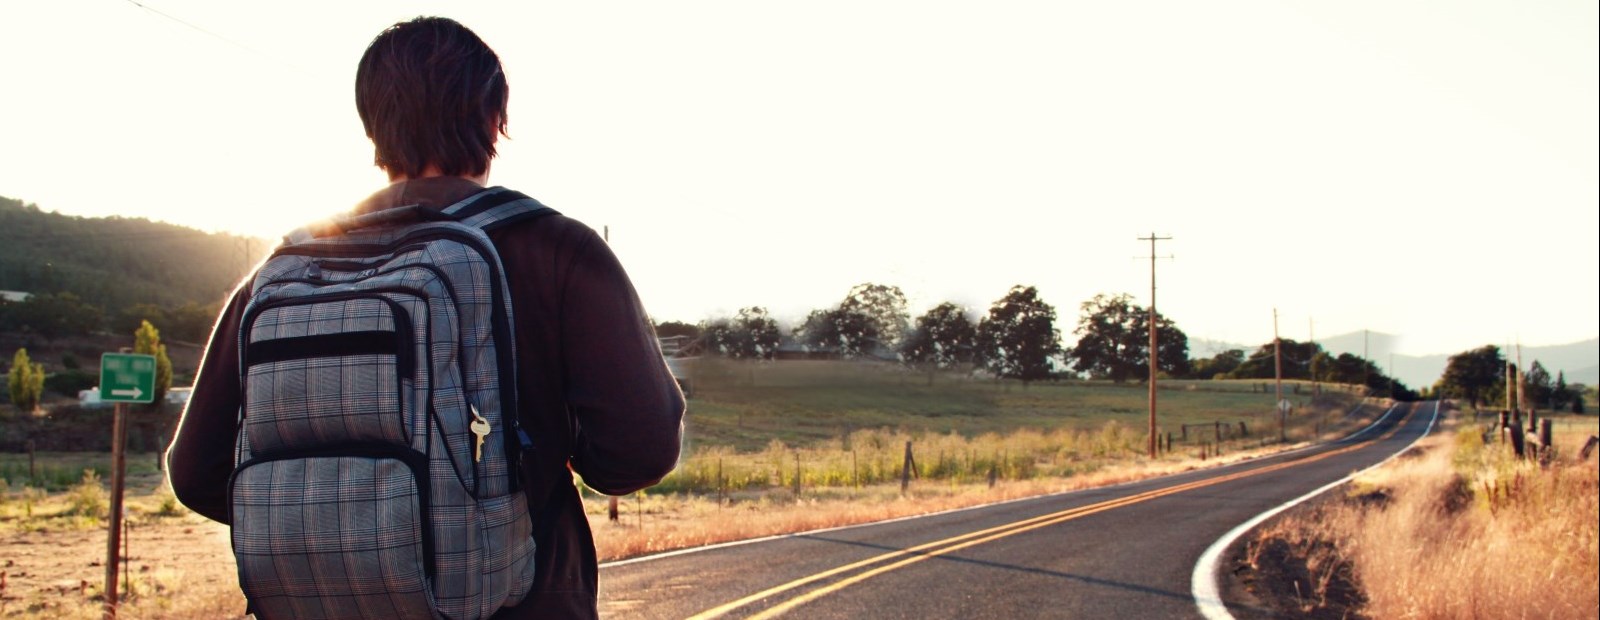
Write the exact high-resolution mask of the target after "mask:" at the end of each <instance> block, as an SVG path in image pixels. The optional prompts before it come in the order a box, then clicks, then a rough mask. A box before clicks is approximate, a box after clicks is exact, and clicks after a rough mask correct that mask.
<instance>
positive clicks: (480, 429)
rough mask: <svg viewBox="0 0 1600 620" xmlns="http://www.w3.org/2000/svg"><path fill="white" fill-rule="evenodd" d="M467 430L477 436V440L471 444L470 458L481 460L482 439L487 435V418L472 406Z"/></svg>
mask: <svg viewBox="0 0 1600 620" xmlns="http://www.w3.org/2000/svg"><path fill="white" fill-rule="evenodd" d="M467 430H470V431H472V434H474V435H477V436H478V441H477V443H476V444H474V445H473V446H472V460H473V461H474V462H478V461H482V460H483V440H484V439H485V438H487V437H489V420H488V419H486V418H484V417H483V416H481V415H478V408H477V407H473V408H472V423H471V424H468V425H467Z"/></svg>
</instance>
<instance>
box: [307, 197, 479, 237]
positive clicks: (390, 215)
mask: <svg viewBox="0 0 1600 620" xmlns="http://www.w3.org/2000/svg"><path fill="white" fill-rule="evenodd" d="M455 219H456V218H454V217H451V216H450V215H449V214H447V213H444V212H442V211H438V210H436V209H429V208H427V207H424V206H422V205H416V204H412V205H405V206H402V207H393V208H389V209H382V210H379V211H370V212H367V213H362V214H361V215H353V216H350V217H341V218H334V220H333V226H332V230H329V231H328V233H329V234H333V233H335V232H337V233H339V234H343V233H348V232H351V231H356V230H361V229H363V228H376V227H379V226H390V225H394V224H405V223H408V222H421V221H429V222H440V221H445V222H449V221H455ZM317 236H319V237H321V236H324V235H317Z"/></svg>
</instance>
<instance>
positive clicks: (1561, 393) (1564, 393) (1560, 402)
mask: <svg viewBox="0 0 1600 620" xmlns="http://www.w3.org/2000/svg"><path fill="white" fill-rule="evenodd" d="M1574 396H1579V397H1581V395H1579V394H1577V393H1576V392H1574V391H1573V389H1572V387H1571V386H1568V385H1567V371H1565V370H1558V371H1556V384H1555V386H1554V387H1552V388H1550V410H1551V411H1566V410H1567V406H1568V405H1571V404H1572V398H1573V397H1574Z"/></svg>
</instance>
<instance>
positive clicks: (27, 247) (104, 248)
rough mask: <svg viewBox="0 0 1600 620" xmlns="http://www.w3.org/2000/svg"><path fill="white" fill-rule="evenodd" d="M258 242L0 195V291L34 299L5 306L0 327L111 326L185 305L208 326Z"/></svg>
mask: <svg viewBox="0 0 1600 620" xmlns="http://www.w3.org/2000/svg"><path fill="white" fill-rule="evenodd" d="M266 246H267V243H266V242H264V241H262V240H259V239H256V240H250V241H248V242H247V240H246V239H245V238H243V237H236V236H233V235H228V234H212V233H204V232H201V231H198V230H194V229H190V228H184V227H182V226H175V225H172V224H166V223H161V222H152V221H149V220H146V219H142V218H139V219H135V218H124V217H106V218H89V217H75V216H68V215H61V214H59V213H51V212H47V211H45V210H43V209H41V208H40V207H39V206H38V205H33V204H24V203H23V202H22V201H20V200H16V199H12V198H6V197H0V290H8V291H21V292H25V293H31V294H33V295H34V298H33V299H32V300H30V303H23V304H18V303H11V304H3V306H5V307H4V308H0V310H3V311H0V315H5V316H0V319H4V320H0V329H5V330H10V331H18V330H20V331H30V332H37V333H40V334H42V335H46V336H47V337H50V336H56V335H60V334H63V333H80V332H84V331H93V330H94V329H113V330H117V329H118V328H120V327H126V326H125V325H121V323H124V322H127V320H128V319H129V318H130V317H129V315H133V314H143V315H151V314H163V313H177V312H179V311H180V310H183V309H187V310H188V311H189V312H190V313H193V314H197V315H199V316H202V317H204V319H203V320H202V321H200V322H201V323H203V324H207V325H208V324H209V320H210V317H212V316H215V314H214V312H215V311H214V310H213V309H211V308H214V307H215V305H216V304H217V303H218V302H219V301H221V300H222V298H223V297H224V296H225V295H226V294H227V292H228V291H229V290H230V289H231V288H232V287H233V285H234V284H235V283H237V281H238V279H239V278H240V277H241V276H242V275H243V274H244V272H245V271H246V270H247V269H248V268H249V266H250V265H252V264H254V262H255V261H256V260H258V259H259V258H260V256H261V255H262V254H264V253H265V251H266V250H267V249H268V248H267V247H266ZM23 306H36V307H26V308H25V307H23ZM141 307H142V309H141ZM145 318H152V319H154V318H156V317H154V316H146V317H145ZM133 325H135V326H136V325H137V322H134V323H133ZM174 327H176V326H174ZM183 331H189V330H183ZM184 335H185V336H192V335H191V334H184Z"/></svg>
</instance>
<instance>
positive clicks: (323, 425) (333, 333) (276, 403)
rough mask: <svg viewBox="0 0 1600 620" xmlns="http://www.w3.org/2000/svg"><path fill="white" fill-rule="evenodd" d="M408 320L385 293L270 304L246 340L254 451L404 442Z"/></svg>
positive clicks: (248, 419)
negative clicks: (363, 296)
mask: <svg viewBox="0 0 1600 620" xmlns="http://www.w3.org/2000/svg"><path fill="white" fill-rule="evenodd" d="M414 356H415V352H414V351H413V345H412V334H411V333H410V326H409V321H407V320H406V317H405V314H404V312H403V311H401V310H400V307H399V304H396V303H394V302H392V301H390V300H388V299H385V298H381V297H378V298H371V297H367V298H354V299H338V300H324V301H317V302H313V303H300V304H295V305H285V306H279V307H273V308H269V309H266V310H265V311H263V312H261V313H260V314H259V315H257V316H256V317H255V318H254V320H253V321H252V322H251V325H250V334H249V340H248V341H247V342H246V343H245V355H244V365H245V381H244V386H245V394H244V402H245V416H244V423H245V426H246V427H247V428H246V430H247V435H248V437H249V438H250V452H251V454H252V455H253V456H268V455H271V454H273V453H274V452H277V451H279V450H287V449H307V448H316V447H325V446H337V445H346V444H353V443H362V444H389V445H395V446H410V445H411V441H410V433H409V432H408V429H407V428H406V426H407V424H406V423H407V414H406V412H405V408H406V398H405V393H404V389H405V386H404V384H403V383H404V382H406V381H408V380H409V377H410V374H411V372H412V367H413V364H414V361H413V357H414Z"/></svg>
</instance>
